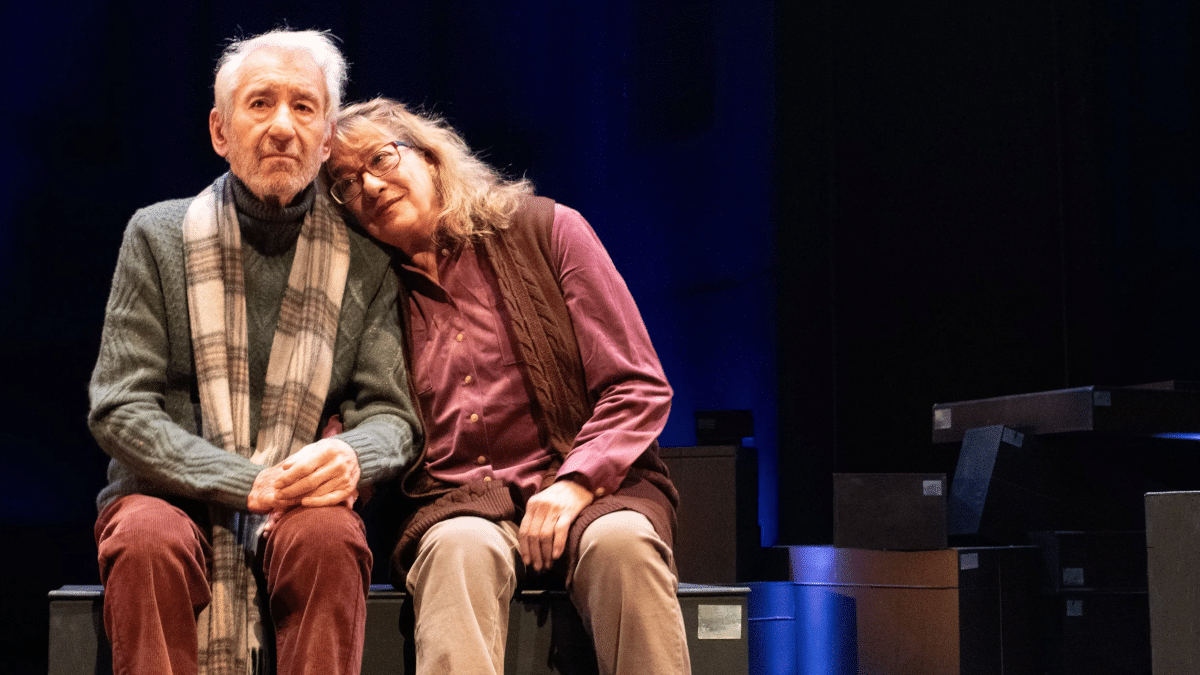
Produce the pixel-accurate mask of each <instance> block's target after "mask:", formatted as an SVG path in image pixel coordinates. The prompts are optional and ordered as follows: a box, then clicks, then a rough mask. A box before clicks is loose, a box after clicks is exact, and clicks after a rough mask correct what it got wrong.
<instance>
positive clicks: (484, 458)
mask: <svg viewBox="0 0 1200 675" xmlns="http://www.w3.org/2000/svg"><path fill="white" fill-rule="evenodd" d="M475 463H476V464H478V465H480V466H483V465H484V464H487V455H480V456H478V457H476V458H475Z"/></svg>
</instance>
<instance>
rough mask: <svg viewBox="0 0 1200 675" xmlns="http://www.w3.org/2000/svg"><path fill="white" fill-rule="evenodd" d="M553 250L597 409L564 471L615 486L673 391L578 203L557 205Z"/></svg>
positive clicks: (660, 423) (591, 483) (658, 424)
mask: <svg viewBox="0 0 1200 675" xmlns="http://www.w3.org/2000/svg"><path fill="white" fill-rule="evenodd" d="M552 237H553V241H552V256H553V257H554V260H555V261H556V264H557V265H558V273H559V284H560V286H561V288H562V292H563V299H564V300H566V303H567V309H568V311H569V312H570V314H571V322H572V324H573V327H574V330H575V338H576V341H577V342H578V343H579V353H580V356H581V357H582V359H583V370H584V376H585V379H586V381H587V387H588V390H589V391H590V392H591V393H592V395H593V396H594V397H596V407H595V409H594V411H593V413H592V416H591V418H590V419H588V421H587V422H586V423H585V424H584V425H583V428H582V429H581V430H580V432H579V434H578V435H577V436H576V437H575V447H574V448H573V449H572V450H571V452H570V454H569V455H568V456H567V458H566V460H565V461H564V462H563V465H562V467H561V468H560V469H559V473H558V475H559V476H560V477H564V476H567V474H574V475H572V476H569V477H570V478H571V479H572V480H574V481H576V482H578V483H580V484H581V485H583V486H584V487H586V488H588V489H589V490H592V491H593V492H594V493H596V494H597V495H602V494H606V493H612V492H613V491H614V490H616V489H617V487H618V486H619V485H620V484H621V481H622V480H624V479H625V474H626V473H627V472H628V471H629V467H630V466H632V465H633V462H634V460H636V459H637V458H638V457H639V456H640V455H641V454H642V453H643V452H645V450H646V448H647V447H649V445H650V444H651V443H652V442H653V441H654V439H656V438H657V437H658V435H659V434H660V433H661V432H662V430H663V427H664V426H666V423H667V415H668V413H669V412H670V410H671V396H672V391H671V387H670V385H669V384H668V383H667V378H666V375H665V374H664V373H663V369H662V365H661V364H660V363H659V360H658V355H657V354H656V353H655V351H654V346H653V345H652V344H651V343H650V335H649V334H648V333H647V331H646V325H645V324H644V323H643V322H642V316H641V314H640V313H639V312H638V308H637V305H636V304H635V303H634V301H633V296H632V295H630V293H629V288H628V287H627V286H626V285H625V280H624V279H622V278H621V275H620V274H619V273H618V272H617V269H616V267H615V266H614V265H613V262H612V259H611V258H609V256H608V252H607V251H606V250H605V249H604V246H603V245H602V244H601V243H600V239H599V238H598V237H597V236H596V233H595V232H594V231H593V230H592V228H591V226H590V225H588V223H587V221H586V220H584V218H583V216H581V215H580V214H579V213H578V212H577V211H575V210H573V209H570V208H567V207H565V206H562V205H561V204H558V205H555V213H554V227H553V231H552Z"/></svg>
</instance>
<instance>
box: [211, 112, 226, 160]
mask: <svg viewBox="0 0 1200 675" xmlns="http://www.w3.org/2000/svg"><path fill="white" fill-rule="evenodd" d="M208 134H209V136H212V146H213V150H215V151H216V152H217V154H218V155H220V156H222V157H225V156H226V155H227V154H229V139H228V138H227V137H226V136H225V125H224V124H223V123H222V121H221V115H220V114H219V113H217V109H216V108H213V109H212V111H211V112H209V113H208Z"/></svg>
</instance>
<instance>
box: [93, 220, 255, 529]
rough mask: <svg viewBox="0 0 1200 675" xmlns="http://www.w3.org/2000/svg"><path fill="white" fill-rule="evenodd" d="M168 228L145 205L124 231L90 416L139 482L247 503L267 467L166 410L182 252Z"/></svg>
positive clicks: (103, 441)
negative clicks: (171, 309)
mask: <svg viewBox="0 0 1200 675" xmlns="http://www.w3.org/2000/svg"><path fill="white" fill-rule="evenodd" d="M164 227H169V225H168V226H164V225H163V223H162V222H160V221H159V219H156V218H154V217H152V216H150V215H147V213H146V212H145V211H139V212H138V213H137V214H135V215H134V217H133V219H132V220H131V221H130V224H129V226H128V227H127V228H126V230H125V236H124V240H123V241H122V244H121V252H120V256H119V257H118V260H117V270H116V274H115V275H114V277H113V283H112V290H111V293H110V295H109V299H108V305H107V307H106V309H105V317H104V330H103V334H102V337H101V342H100V355H99V358H98V359H97V361H96V367H95V370H94V371H93V373H92V379H91V383H90V385H89V389H88V393H89V397H90V401H91V409H90V412H89V414H88V423H89V426H90V428H91V431H92V434H93V436H95V438H96V441H97V442H98V443H99V444H100V447H101V448H103V449H104V451H105V452H107V453H108V454H109V455H110V456H111V457H112V458H113V459H115V460H116V461H117V462H119V463H120V464H121V465H123V466H124V467H125V469H126V470H128V471H131V472H133V474H135V475H136V476H137V478H138V483H139V485H142V486H145V487H149V488H151V489H152V490H153V491H154V492H155V493H158V494H166V495H178V496H181V497H187V498H192V499H199V500H202V501H206V502H217V503H221V504H225V505H228V506H232V507H235V508H245V506H246V498H247V496H248V495H249V493H250V487H251V486H252V485H253V483H254V479H255V477H256V476H257V475H258V473H259V472H260V471H261V470H262V467H260V466H258V465H256V464H254V463H253V462H251V461H250V460H248V459H246V458H244V457H241V456H239V455H237V454H235V453H230V452H226V451H225V450H224V449H222V448H218V447H216V446H214V445H212V444H211V443H209V442H208V441H206V440H204V439H203V438H201V437H200V436H198V435H197V434H196V433H195V431H194V425H195V421H194V420H191V425H192V426H193V430H188V429H185V428H184V427H183V426H181V423H180V422H178V421H177V420H176V419H172V417H171V415H169V414H168V412H167V409H166V407H167V404H166V398H167V390H168V387H169V384H168V381H169V378H170V375H169V361H170V358H171V344H170V337H171V335H172V330H171V326H169V321H170V319H169V317H168V308H167V299H166V294H165V292H164V287H165V285H168V284H174V285H176V286H178V285H179V284H181V283H182V278H183V275H182V258H183V252H182V240H181V239H180V238H179V236H178V234H177V233H172V235H173V238H172V236H165V237H164V235H163V234H162V232H160V231H159V230H161V229H163V228H164ZM164 238H165V239H167V240H169V242H168V243H167V244H166V245H162V244H163V243H164V242H163V239H164ZM176 244H177V245H176ZM176 249H177V250H176ZM175 290H176V291H182V288H179V289H175ZM182 314H183V316H185V317H186V311H185V312H182ZM175 332H176V333H177V332H178V330H176V331H175ZM193 415H194V412H193Z"/></svg>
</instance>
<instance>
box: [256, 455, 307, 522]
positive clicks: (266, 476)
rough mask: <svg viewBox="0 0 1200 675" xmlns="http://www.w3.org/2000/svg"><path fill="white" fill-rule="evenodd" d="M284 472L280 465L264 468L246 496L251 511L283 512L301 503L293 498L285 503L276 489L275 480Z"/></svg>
mask: <svg viewBox="0 0 1200 675" xmlns="http://www.w3.org/2000/svg"><path fill="white" fill-rule="evenodd" d="M282 473H283V469H281V468H280V467H279V466H278V465H276V466H271V467H267V468H266V469H263V470H262V471H261V472H260V473H259V474H258V476H257V477H256V478H255V479H254V485H253V486H251V488H250V496H248V497H247V498H246V509H247V510H249V511H250V512H251V513H267V512H268V511H277V512H283V511H286V510H287V509H289V508H291V507H293V506H295V505H296V504H299V503H300V500H293V501H292V502H290V503H284V501H283V500H281V499H280V498H279V495H278V493H277V492H276V491H275V481H276V480H277V479H278V478H279V476H280V475H281V474H282Z"/></svg>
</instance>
